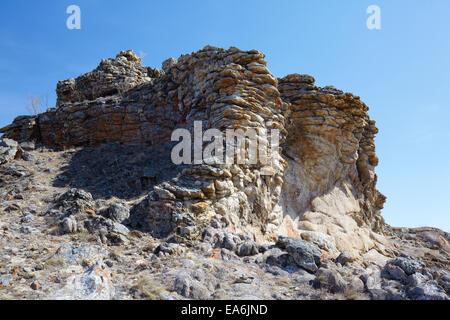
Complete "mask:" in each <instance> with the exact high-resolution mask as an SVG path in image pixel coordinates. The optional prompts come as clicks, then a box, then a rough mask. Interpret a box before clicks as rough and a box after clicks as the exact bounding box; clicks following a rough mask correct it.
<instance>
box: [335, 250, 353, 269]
mask: <svg viewBox="0 0 450 320" xmlns="http://www.w3.org/2000/svg"><path fill="white" fill-rule="evenodd" d="M353 260H354V257H353V256H352V254H351V253H350V252H347V251H344V252H342V253H341V254H340V255H339V256H338V257H337V259H336V262H338V263H340V264H341V265H343V266H344V265H345V264H346V263H347V262H352V261H353Z"/></svg>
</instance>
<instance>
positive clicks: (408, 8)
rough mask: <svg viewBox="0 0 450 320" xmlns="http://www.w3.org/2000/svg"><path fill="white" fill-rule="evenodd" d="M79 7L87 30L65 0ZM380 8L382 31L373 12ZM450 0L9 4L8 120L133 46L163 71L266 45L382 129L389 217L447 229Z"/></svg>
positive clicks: (0, 95)
mask: <svg viewBox="0 0 450 320" xmlns="http://www.w3.org/2000/svg"><path fill="white" fill-rule="evenodd" d="M71 4H75V5H78V6H79V7H80V8H81V13H82V17H81V19H82V21H81V23H82V24H81V30H68V29H67V28H66V19H67V18H68V14H66V8H67V7H68V6H69V5H71ZM372 4H375V5H378V6H379V7H380V8H381V23H382V25H381V26H382V29H381V30H368V29H367V27H366V19H367V18H368V15H367V14H366V9H367V7H368V6H369V5H372ZM449 15H450V1H448V0H431V1H430V0H422V1H418V0H395V1H392V0H391V1H380V0H370V1H365V0H346V1H334V0H321V1H303V0H290V1H287V0H286V1H261V0H259V1H257V0H254V1H253V0H252V1H249V0H240V1H236V0H233V1H206V0H205V1H199V0H189V1H187V0H186V1H168V0H165V1H149V0H146V1H133V0H129V1H116V0H108V1H95V0H86V1H82V0H71V1H63V0H59V1H54V0H40V1H25V0H15V1H2V2H1V4H0V26H1V28H0V75H1V76H0V127H1V126H3V125H6V124H8V123H10V122H11V121H12V120H13V118H14V117H15V116H17V115H19V114H26V113H27V110H26V108H25V104H26V99H27V96H28V95H29V94H35V95H38V94H45V93H48V95H49V99H50V105H53V104H54V102H55V99H56V97H55V88H56V83H57V81H58V80H62V79H67V78H70V77H77V76H79V75H80V74H82V73H85V72H88V71H90V70H92V69H94V68H95V67H96V66H97V65H98V63H99V62H100V60H101V59H102V58H107V57H115V55H116V54H117V53H118V52H119V51H121V50H125V49H133V50H135V52H137V53H139V52H141V51H142V52H145V53H146V54H147V55H146V57H145V59H144V64H145V65H149V66H152V67H158V68H160V66H161V62H162V61H163V60H165V59H167V58H169V57H179V56H180V55H181V54H183V53H190V52H192V51H197V50H199V49H201V48H203V47H204V46H205V45H207V44H210V45H215V46H220V47H225V48H228V47H230V46H236V47H239V48H241V49H258V50H260V51H263V52H264V53H266V55H267V60H268V67H269V69H270V70H271V71H272V73H273V74H275V75H276V76H278V77H282V76H284V75H287V74H289V73H307V74H310V75H312V76H314V77H315V78H316V80H317V84H318V85H321V86H325V85H334V86H335V87H337V88H339V89H342V90H345V91H349V92H353V93H355V94H358V95H359V96H361V98H362V99H363V101H365V102H366V103H367V104H368V105H369V106H370V108H371V109H370V115H371V117H372V118H373V119H374V120H376V121H377V125H378V127H379V129H380V133H379V135H378V137H377V139H376V146H377V153H378V156H379V158H380V160H381V161H380V165H379V167H378V168H377V174H378V176H379V183H378V188H379V189H380V191H381V192H382V193H384V194H385V195H386V196H387V197H388V200H387V203H386V206H385V209H384V211H383V215H384V217H385V219H386V221H387V222H388V223H390V224H391V225H393V226H408V227H418V226H435V227H439V228H441V229H444V230H446V231H447V232H449V231H450V185H449V182H450V161H449V160H450V159H449V158H450V157H449V156H450V151H449V147H450V143H449V140H450V129H449V126H448V119H449V118H450V108H449V107H450V106H449V101H450V22H449V21H450V19H449Z"/></svg>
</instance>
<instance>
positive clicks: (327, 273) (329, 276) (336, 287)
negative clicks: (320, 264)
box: [313, 268, 347, 293]
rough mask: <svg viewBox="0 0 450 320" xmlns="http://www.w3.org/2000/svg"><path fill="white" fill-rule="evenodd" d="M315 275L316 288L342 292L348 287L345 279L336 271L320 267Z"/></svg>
mask: <svg viewBox="0 0 450 320" xmlns="http://www.w3.org/2000/svg"><path fill="white" fill-rule="evenodd" d="M315 275H316V278H315V280H314V283H313V285H314V287H315V288H322V289H328V290H329V291H330V292H331V293H342V292H344V291H345V289H346V288H347V284H346V283H345V281H344V279H343V278H342V276H341V275H340V274H339V273H338V272H336V271H333V270H330V269H323V268H320V269H319V270H318V271H317V272H316V274H315Z"/></svg>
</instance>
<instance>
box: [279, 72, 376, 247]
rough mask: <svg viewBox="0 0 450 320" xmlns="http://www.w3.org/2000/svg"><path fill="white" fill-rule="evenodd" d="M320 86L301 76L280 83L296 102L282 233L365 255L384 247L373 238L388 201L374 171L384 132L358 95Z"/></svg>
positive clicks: (290, 120) (291, 112)
mask: <svg viewBox="0 0 450 320" xmlns="http://www.w3.org/2000/svg"><path fill="white" fill-rule="evenodd" d="M314 82H315V80H314V78H312V77H311V76H307V75H299V74H292V75H289V76H286V77H285V78H283V79H280V80H279V86H278V88H279V90H280V93H281V97H282V99H283V101H286V102H288V103H290V106H289V109H288V111H287V112H286V113H285V116H286V119H287V124H286V127H287V130H288V137H287V140H286V143H285V144H284V146H283V155H284V156H285V158H286V160H287V162H288V169H287V171H286V172H285V180H284V184H283V192H282V201H281V202H282V205H283V209H284V210H283V211H284V214H285V215H286V219H285V221H284V227H283V229H284V232H285V233H293V234H294V235H298V236H301V237H303V238H305V239H307V240H310V241H313V242H316V243H317V244H319V245H321V246H322V247H323V248H326V249H327V250H328V251H336V249H337V251H340V252H342V251H344V250H352V249H359V250H362V251H367V250H369V249H371V248H372V247H374V246H375V245H376V243H378V242H380V241H381V242H384V241H383V239H382V237H380V236H379V235H377V234H376V233H374V231H375V232H382V231H383V227H384V221H383V218H382V217H381V214H380V210H381V209H382V208H383V204H384V201H385V197H384V196H383V195H382V194H381V193H379V192H378V190H377V189H376V182H377V176H376V174H375V166H377V164H378V158H377V156H376V154H375V145H374V137H375V134H376V133H377V132H378V130H377V128H376V127H375V121H372V120H370V118H369V116H368V114H367V111H368V109H369V108H368V107H367V106H366V105H365V104H364V103H363V102H362V101H361V100H360V98H359V97H358V96H355V95H353V94H350V93H344V92H343V91H340V90H337V89H335V88H334V87H325V88H320V87H317V86H315V85H314ZM296 229H297V230H296ZM330 249H331V250H330Z"/></svg>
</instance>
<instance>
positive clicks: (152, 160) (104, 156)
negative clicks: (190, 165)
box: [53, 144, 179, 200]
mask: <svg viewBox="0 0 450 320" xmlns="http://www.w3.org/2000/svg"><path fill="white" fill-rule="evenodd" d="M170 153H171V145H165V146H161V147H157V148H151V147H146V146H121V145H119V144H110V145H104V146H102V147H99V148H86V149H83V150H80V151H77V152H75V153H74V154H73V156H72V157H71V159H70V163H69V165H68V166H65V167H63V168H62V169H63V172H62V173H61V174H59V175H58V176H57V177H56V179H55V181H54V182H53V186H55V187H67V186H69V187H71V188H79V189H83V190H85V191H88V192H90V193H91V194H92V196H93V198H94V199H99V198H104V199H109V198H111V197H117V198H120V199H124V200H129V199H132V198H135V197H139V196H142V195H144V194H146V193H148V192H149V191H151V190H152V189H153V186H155V185H156V184H158V183H161V182H162V181H167V180H170V179H172V178H174V177H175V176H176V175H177V173H178V170H179V168H177V166H175V165H174V164H173V163H172V161H171V157H170Z"/></svg>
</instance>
